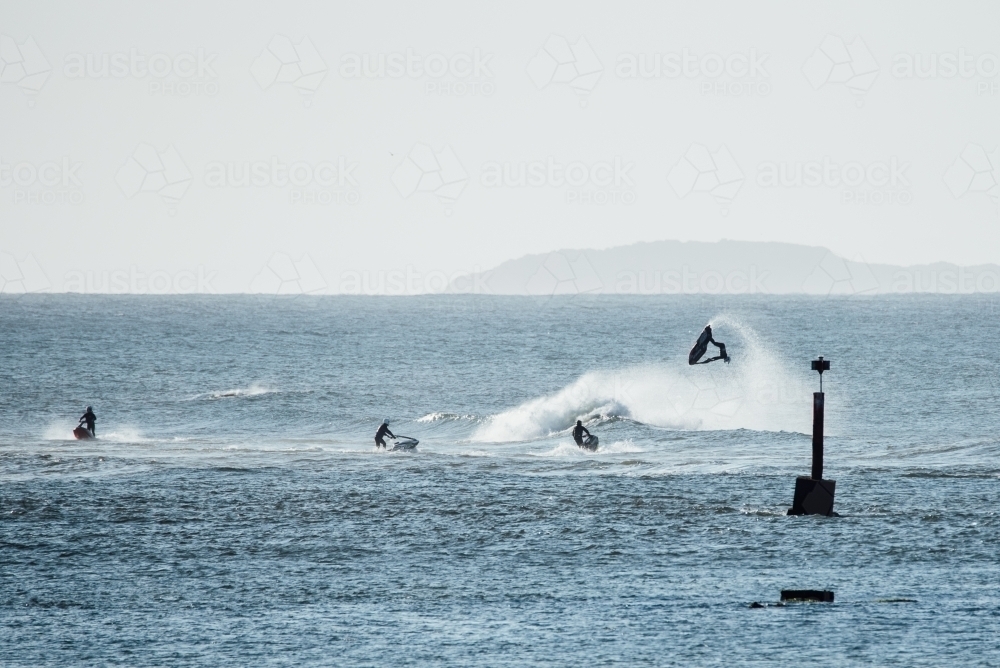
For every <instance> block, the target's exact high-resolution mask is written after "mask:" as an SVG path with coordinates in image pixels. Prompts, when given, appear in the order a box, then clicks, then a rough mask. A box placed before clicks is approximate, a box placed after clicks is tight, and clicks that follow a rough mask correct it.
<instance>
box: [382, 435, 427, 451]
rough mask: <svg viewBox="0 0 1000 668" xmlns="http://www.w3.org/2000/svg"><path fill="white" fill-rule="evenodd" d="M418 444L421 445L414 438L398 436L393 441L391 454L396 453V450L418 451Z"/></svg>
mask: <svg viewBox="0 0 1000 668" xmlns="http://www.w3.org/2000/svg"><path fill="white" fill-rule="evenodd" d="M418 443H420V441H418V440H417V439H415V438H413V437H412V436H397V437H396V439H395V440H394V441H393V444H392V450H390V451H389V452H394V451H396V450H414V449H416V447H417V444H418Z"/></svg>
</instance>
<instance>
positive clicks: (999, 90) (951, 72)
mask: <svg viewBox="0 0 1000 668" xmlns="http://www.w3.org/2000/svg"><path fill="white" fill-rule="evenodd" d="M890 72H891V73H892V76H893V77H894V78H896V79H920V80H928V79H932V80H933V79H954V80H958V81H966V82H971V83H974V84H975V87H976V93H977V94H979V95H982V96H990V97H992V96H996V95H1000V80H998V77H997V75H998V74H1000V57H998V56H997V54H995V53H992V52H985V53H983V52H976V51H974V50H966V49H965V48H964V47H960V48H958V49H956V50H954V51H939V52H931V53H897V54H894V55H893V57H892V68H891V70H890Z"/></svg>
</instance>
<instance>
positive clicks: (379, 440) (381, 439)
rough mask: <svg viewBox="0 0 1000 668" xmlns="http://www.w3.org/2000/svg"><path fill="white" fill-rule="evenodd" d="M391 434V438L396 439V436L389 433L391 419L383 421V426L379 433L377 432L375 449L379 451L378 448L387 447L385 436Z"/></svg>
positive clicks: (381, 425)
mask: <svg viewBox="0 0 1000 668" xmlns="http://www.w3.org/2000/svg"><path fill="white" fill-rule="evenodd" d="M386 434H389V437H390V438H396V435H395V434H394V433H392V432H391V431H389V418H386V419H384V420H382V424H380V425H379V426H378V431H376V432H375V449H376V450H378V446H380V445H381V446H382V447H383V448H384V447H385V435H386Z"/></svg>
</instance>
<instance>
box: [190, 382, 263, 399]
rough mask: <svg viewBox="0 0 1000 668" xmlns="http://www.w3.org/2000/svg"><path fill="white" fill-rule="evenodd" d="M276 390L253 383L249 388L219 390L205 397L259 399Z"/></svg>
mask: <svg viewBox="0 0 1000 668" xmlns="http://www.w3.org/2000/svg"><path fill="white" fill-rule="evenodd" d="M275 391H276V390H272V389H270V388H267V387H264V386H263V385H259V384H257V383H254V384H253V385H251V386H250V387H237V388H234V389H231V390H220V391H218V392H209V393H208V394H207V395H202V396H207V397H208V398H209V399H234V398H241V397H259V396H260V395H262V394H271V393H272V392H275Z"/></svg>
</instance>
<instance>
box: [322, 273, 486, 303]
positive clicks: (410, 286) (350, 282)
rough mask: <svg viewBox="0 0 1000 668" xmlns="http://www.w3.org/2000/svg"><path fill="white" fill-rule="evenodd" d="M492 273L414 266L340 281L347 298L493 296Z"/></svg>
mask: <svg viewBox="0 0 1000 668" xmlns="http://www.w3.org/2000/svg"><path fill="white" fill-rule="evenodd" d="M489 276H490V274H489V272H486V273H484V272H482V271H480V269H479V267H475V268H473V269H472V270H471V271H465V270H458V271H450V272H446V271H441V270H431V271H420V270H418V269H415V268H414V267H413V265H407V266H406V267H404V268H402V269H389V270H378V271H368V270H365V271H344V272H341V274H340V277H339V281H338V290H337V291H338V292H339V293H340V294H344V295H384V296H402V295H428V294H429V295H436V294H459V295H488V294H493V292H492V291H491V290H490V287H489V285H488V284H487V281H488V279H489Z"/></svg>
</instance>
